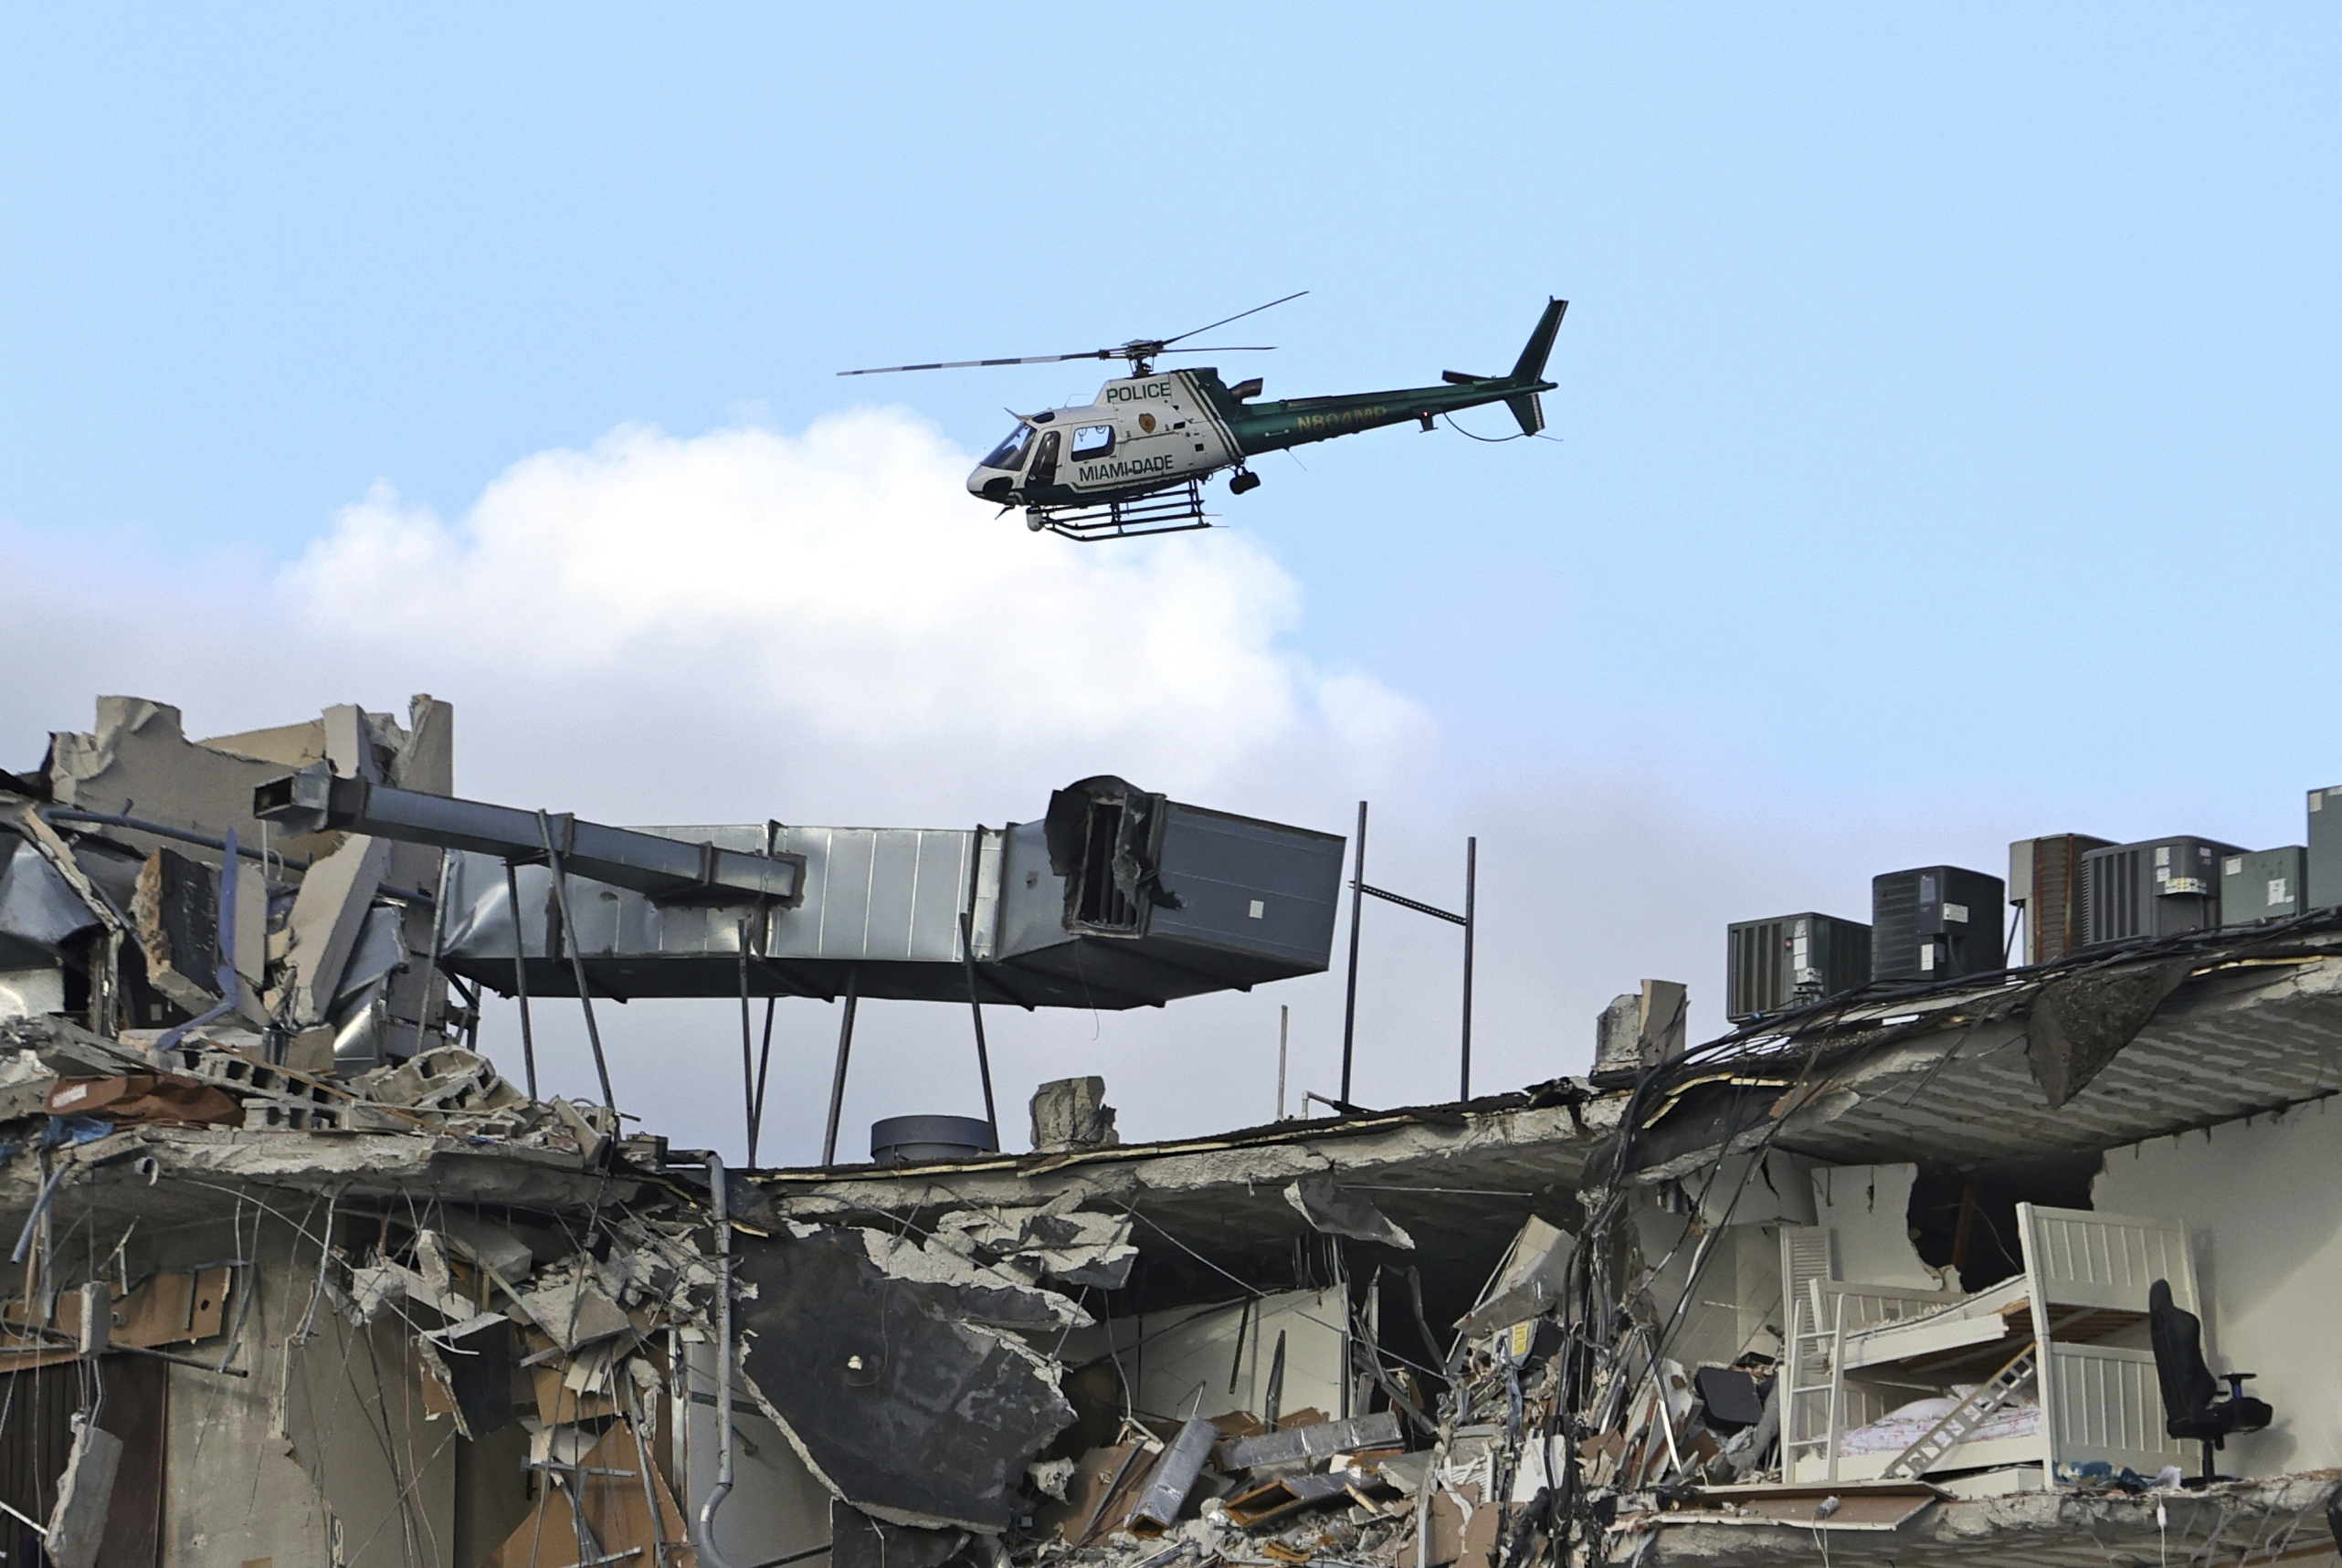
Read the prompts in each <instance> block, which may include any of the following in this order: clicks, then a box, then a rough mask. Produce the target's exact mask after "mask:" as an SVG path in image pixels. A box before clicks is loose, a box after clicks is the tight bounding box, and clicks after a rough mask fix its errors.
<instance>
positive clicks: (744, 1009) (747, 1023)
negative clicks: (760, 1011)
mask: <svg viewBox="0 0 2342 1568" xmlns="http://www.w3.org/2000/svg"><path fill="white" fill-rule="evenodd" d="M740 1116H741V1121H742V1124H743V1125H742V1131H744V1132H745V1133H746V1134H747V1137H748V1168H749V1169H750V1170H752V1171H753V1170H754V1169H755V1168H756V1028H755V1015H754V1013H752V1012H751V1011H750V1010H749V1006H748V922H747V921H741V922H740Z"/></svg>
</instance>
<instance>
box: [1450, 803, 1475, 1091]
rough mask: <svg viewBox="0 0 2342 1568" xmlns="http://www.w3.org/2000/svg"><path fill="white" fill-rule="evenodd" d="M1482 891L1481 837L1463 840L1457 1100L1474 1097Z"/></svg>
mask: <svg viewBox="0 0 2342 1568" xmlns="http://www.w3.org/2000/svg"><path fill="white" fill-rule="evenodd" d="M1479 890H1480V840H1479V839H1477V838H1467V839H1465V840H1464V918H1463V928H1464V976H1463V1074H1462V1083H1461V1089H1460V1091H1459V1092H1458V1094H1457V1095H1456V1098H1457V1099H1458V1100H1470V1099H1471V1098H1472V931H1473V927H1472V916H1473V914H1474V910H1473V908H1472V905H1473V902H1474V900H1475V899H1476V897H1477V895H1478V893H1479Z"/></svg>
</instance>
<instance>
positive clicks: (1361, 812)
mask: <svg viewBox="0 0 2342 1568" xmlns="http://www.w3.org/2000/svg"><path fill="white" fill-rule="evenodd" d="M1350 871H1351V877H1350V984H1349V989H1348V992H1347V993H1346V994H1345V996H1344V998H1343V1002H1342V1098H1343V1099H1344V1100H1347V1099H1349V1098H1350V1048H1351V1046H1352V1043H1353V1041H1354V1040H1355V1038H1356V1034H1357V1029H1358V916H1359V915H1361V914H1362V913H1364V912H1365V910H1366V802H1365V801H1363V800H1362V801H1360V802H1359V803H1358V844H1357V847H1356V849H1354V850H1352V851H1351V859H1350Z"/></svg>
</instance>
